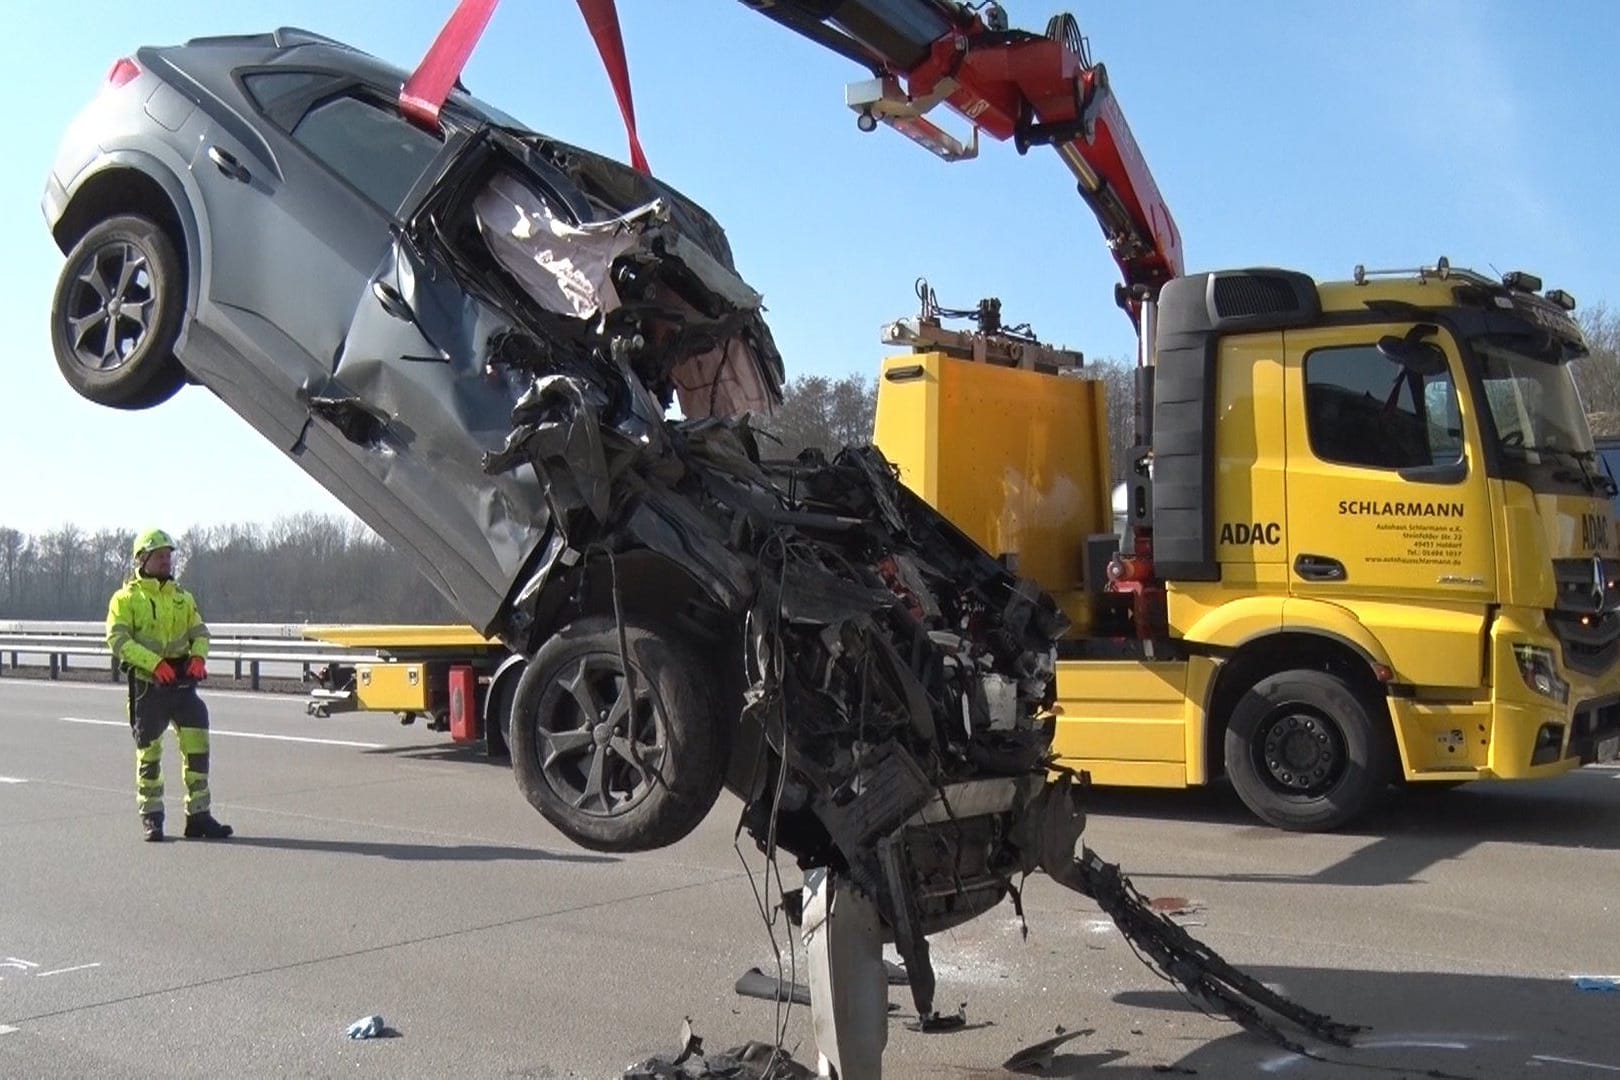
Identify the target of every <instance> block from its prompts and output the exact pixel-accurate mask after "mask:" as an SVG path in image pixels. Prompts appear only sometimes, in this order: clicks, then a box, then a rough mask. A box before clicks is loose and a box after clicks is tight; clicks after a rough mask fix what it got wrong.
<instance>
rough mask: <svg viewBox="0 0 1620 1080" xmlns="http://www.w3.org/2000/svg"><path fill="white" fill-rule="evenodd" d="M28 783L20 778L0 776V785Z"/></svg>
mask: <svg viewBox="0 0 1620 1080" xmlns="http://www.w3.org/2000/svg"><path fill="white" fill-rule="evenodd" d="M26 783H28V781H26V780H24V779H23V778H22V777H20V776H0V784H26Z"/></svg>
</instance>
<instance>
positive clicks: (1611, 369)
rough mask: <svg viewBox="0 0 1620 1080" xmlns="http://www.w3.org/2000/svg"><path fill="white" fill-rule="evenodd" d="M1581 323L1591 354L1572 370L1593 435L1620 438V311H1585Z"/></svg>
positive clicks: (1600, 308) (1602, 306)
mask: <svg viewBox="0 0 1620 1080" xmlns="http://www.w3.org/2000/svg"><path fill="white" fill-rule="evenodd" d="M1580 321H1581V329H1582V330H1583V331H1584V332H1585V334H1586V344H1587V347H1588V348H1590V349H1591V353H1590V355H1588V356H1587V357H1585V358H1584V359H1582V360H1577V361H1576V362H1575V364H1574V366H1573V369H1572V370H1573V371H1574V374H1575V384H1576V385H1577V386H1579V387H1580V390H1581V402H1582V403H1583V404H1584V405H1585V406H1586V414H1587V417H1588V419H1589V420H1590V421H1591V424H1592V434H1593V435H1595V436H1597V437H1598V438H1605V437H1614V436H1620V312H1614V311H1610V310H1609V308H1608V306H1607V305H1606V304H1599V305H1597V306H1596V307H1593V308H1589V309H1588V310H1587V311H1585V312H1583V313H1582V314H1581V317H1580Z"/></svg>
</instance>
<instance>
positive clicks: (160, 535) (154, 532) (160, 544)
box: [131, 529, 174, 563]
mask: <svg viewBox="0 0 1620 1080" xmlns="http://www.w3.org/2000/svg"><path fill="white" fill-rule="evenodd" d="M173 547H174V541H173V540H172V539H170V537H169V534H168V533H166V532H164V531H163V530H162V529H147V530H146V531H145V532H143V533H141V534H140V535H139V536H137V537H136V538H135V549H134V551H133V552H131V554H132V555H133V556H134V559H135V562H136V563H141V562H144V561H145V560H146V557H147V556H148V555H150V554H152V552H154V551H156V550H158V549H159V548H171V549H172V548H173Z"/></svg>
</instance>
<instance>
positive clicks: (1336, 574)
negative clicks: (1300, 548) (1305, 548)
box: [1294, 555, 1347, 581]
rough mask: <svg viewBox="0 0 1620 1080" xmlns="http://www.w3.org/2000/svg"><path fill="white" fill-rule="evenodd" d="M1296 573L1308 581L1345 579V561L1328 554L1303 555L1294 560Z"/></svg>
mask: <svg viewBox="0 0 1620 1080" xmlns="http://www.w3.org/2000/svg"><path fill="white" fill-rule="evenodd" d="M1294 573H1296V574H1298V575H1299V576H1300V577H1302V578H1304V579H1305V580H1306V581H1343V580H1344V579H1345V577H1346V576H1347V575H1346V574H1345V572H1344V563H1342V562H1340V561H1339V560H1338V559H1330V558H1328V557H1327V556H1326V555H1301V556H1299V558H1297V559H1295V560H1294Z"/></svg>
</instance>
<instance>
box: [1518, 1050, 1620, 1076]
mask: <svg viewBox="0 0 1620 1080" xmlns="http://www.w3.org/2000/svg"><path fill="white" fill-rule="evenodd" d="M1530 1060H1531V1061H1548V1062H1551V1063H1552V1064H1554V1065H1578V1066H1580V1067H1581V1068H1583V1069H1602V1070H1603V1071H1604V1072H1614V1073H1620V1065H1605V1064H1603V1063H1602V1062H1600V1061H1581V1060H1580V1059H1579V1058H1567V1057H1554V1056H1553V1055H1551V1054H1531V1055H1530Z"/></svg>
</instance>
